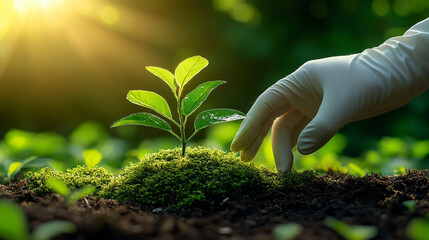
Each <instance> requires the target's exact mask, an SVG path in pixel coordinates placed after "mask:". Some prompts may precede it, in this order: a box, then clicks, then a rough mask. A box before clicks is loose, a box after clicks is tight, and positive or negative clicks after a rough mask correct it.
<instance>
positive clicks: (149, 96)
mask: <svg viewBox="0 0 429 240" xmlns="http://www.w3.org/2000/svg"><path fill="white" fill-rule="evenodd" d="M127 99H128V101H130V102H132V103H134V104H137V105H139V106H142V107H147V108H149V109H151V110H154V111H155V112H157V113H159V114H161V115H162V116H164V117H166V118H168V119H171V111H170V107H169V106H168V104H167V101H166V100H165V99H164V98H163V97H161V96H160V95H158V94H157V93H154V92H150V91H143V90H131V91H129V92H128V95H127Z"/></svg>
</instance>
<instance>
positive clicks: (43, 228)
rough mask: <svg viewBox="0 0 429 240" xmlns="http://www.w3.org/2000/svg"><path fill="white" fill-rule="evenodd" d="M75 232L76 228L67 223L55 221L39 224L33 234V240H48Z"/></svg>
mask: <svg viewBox="0 0 429 240" xmlns="http://www.w3.org/2000/svg"><path fill="white" fill-rule="evenodd" d="M74 232H76V226H75V225H74V224H73V223H72V222H69V221H64V220H56V221H51V222H47V223H43V224H41V225H40V226H39V227H37V228H36V229H35V230H34V232H33V237H32V239H33V240H50V239H53V238H54V237H56V236H58V235H60V234H64V233H69V234H72V233H74Z"/></svg>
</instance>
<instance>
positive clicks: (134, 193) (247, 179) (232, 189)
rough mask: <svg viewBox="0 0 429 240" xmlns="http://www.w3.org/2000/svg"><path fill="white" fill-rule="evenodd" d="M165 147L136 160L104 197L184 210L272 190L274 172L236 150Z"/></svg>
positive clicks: (103, 191) (111, 185) (102, 195)
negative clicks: (241, 156) (184, 150)
mask: <svg viewBox="0 0 429 240" xmlns="http://www.w3.org/2000/svg"><path fill="white" fill-rule="evenodd" d="M180 151H181V149H180V148H176V149H172V150H161V151H160V152H159V153H155V154H149V155H146V157H145V158H143V159H142V161H141V162H139V163H132V164H131V165H130V166H128V167H126V168H125V169H124V170H123V171H122V172H121V173H120V175H119V176H118V177H117V178H115V179H113V180H112V181H111V182H110V184H109V185H108V186H107V187H106V188H105V189H103V190H102V192H101V193H100V196H101V197H104V198H111V199H116V200H119V201H123V200H130V201H134V202H139V203H142V204H149V205H153V206H162V207H167V206H169V207H170V208H171V209H183V208H185V207H189V206H209V205H210V203H212V202H213V201H214V202H221V201H222V200H223V199H225V198H227V197H229V198H234V197H243V196H247V195H250V194H255V193H260V192H263V191H267V190H269V189H271V188H272V187H273V186H274V184H275V182H274V180H273V178H274V177H270V176H273V174H272V173H271V172H270V171H268V170H266V169H264V168H257V167H255V166H254V165H253V164H248V163H243V162H241V161H240V159H239V158H238V157H236V155H235V154H232V153H225V152H223V151H220V150H214V149H209V148H204V147H197V148H188V149H187V154H186V156H185V157H180Z"/></svg>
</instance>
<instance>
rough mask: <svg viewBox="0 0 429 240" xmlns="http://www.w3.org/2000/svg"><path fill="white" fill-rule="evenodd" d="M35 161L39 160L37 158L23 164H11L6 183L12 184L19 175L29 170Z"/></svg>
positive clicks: (27, 160)
mask: <svg viewBox="0 0 429 240" xmlns="http://www.w3.org/2000/svg"><path fill="white" fill-rule="evenodd" d="M35 160H37V157H30V158H27V159H25V160H24V161H22V162H12V163H11V164H9V167H8V168H7V178H6V182H12V181H13V180H14V179H15V177H16V176H17V174H19V173H20V172H21V171H22V170H24V169H25V168H28V167H29V165H30V164H31V163H32V162H34V161H35Z"/></svg>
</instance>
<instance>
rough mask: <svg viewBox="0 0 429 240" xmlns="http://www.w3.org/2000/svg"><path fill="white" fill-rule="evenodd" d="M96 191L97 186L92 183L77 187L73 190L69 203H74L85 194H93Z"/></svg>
mask: <svg viewBox="0 0 429 240" xmlns="http://www.w3.org/2000/svg"><path fill="white" fill-rule="evenodd" d="M94 192H95V187H94V186H92V185H89V186H86V187H83V188H80V189H77V190H75V191H73V192H72V193H71V194H70V195H69V196H68V198H67V201H68V203H70V204H73V203H75V202H76V201H77V200H79V199H82V198H83V197H85V196H88V195H91V194H93V193H94Z"/></svg>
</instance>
